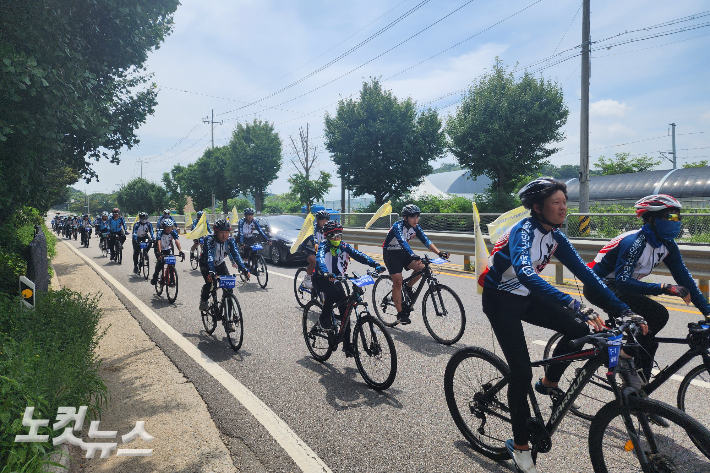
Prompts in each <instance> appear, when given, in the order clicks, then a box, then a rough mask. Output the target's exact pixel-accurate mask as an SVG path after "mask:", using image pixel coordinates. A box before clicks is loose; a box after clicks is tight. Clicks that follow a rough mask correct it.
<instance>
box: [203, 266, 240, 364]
mask: <svg viewBox="0 0 710 473" xmlns="http://www.w3.org/2000/svg"><path fill="white" fill-rule="evenodd" d="M236 281H237V277H236V276H215V277H214V278H213V279H212V288H211V290H210V304H209V306H208V309H207V310H206V311H201V312H200V314H201V316H202V325H204V327H205V332H207V333H208V334H210V335H212V333H213V332H214V330H215V328H216V327H217V321H218V320H220V319H221V320H222V325H223V326H224V331H225V333H226V334H227V341H228V342H229V346H231V347H232V349H233V350H234V351H237V350H239V348H241V346H242V341H243V339H244V320H243V318H242V309H241V307H240V306H239V301H238V300H237V296H235V295H234V292H233V291H232V290H233V289H234V287H235V286H236ZM218 287H219V288H221V289H222V299H221V301H218V300H217V288H218Z"/></svg>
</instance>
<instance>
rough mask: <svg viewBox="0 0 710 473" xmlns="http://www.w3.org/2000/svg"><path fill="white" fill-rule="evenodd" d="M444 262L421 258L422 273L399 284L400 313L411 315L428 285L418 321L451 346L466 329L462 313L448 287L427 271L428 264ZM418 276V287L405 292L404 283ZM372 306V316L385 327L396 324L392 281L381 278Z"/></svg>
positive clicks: (414, 274)
mask: <svg viewBox="0 0 710 473" xmlns="http://www.w3.org/2000/svg"><path fill="white" fill-rule="evenodd" d="M444 261H445V260H444V259H442V258H437V259H434V260H431V259H429V258H428V257H427V256H424V257H423V258H422V259H421V262H422V263H423V264H424V269H422V270H421V271H417V272H415V273H413V274H412V275H411V276H409V277H408V278H406V279H405V280H404V281H402V310H405V311H409V312H410V313H411V311H412V309H413V307H414V304H416V302H417V299H418V298H419V294H420V293H421V291H422V288H423V287H424V284H425V283H427V284H428V285H429V287H428V289H427V290H426V292H425V293H424V299H423V300H422V319H424V325H425V326H426V328H427V330H428V331H429V334H430V335H431V336H432V337H433V338H434V340H436V341H437V342H439V343H441V344H443V345H453V344H454V343H456V342H458V341H459V340H460V339H461V337H462V336H463V332H464V330H465V329H466V311H465V310H464V308H463V303H462V302H461V299H460V298H459V296H458V295H457V294H456V293H455V292H454V290H453V289H451V288H450V287H448V286H446V285H444V284H441V283H439V281H438V280H437V279H436V277H435V276H434V273H433V271H432V270H431V265H432V264H442V263H444ZM420 274H421V275H422V278H421V280H420V281H419V286H418V287H417V289H416V290H415V291H414V292H413V293H411V294H410V293H409V292H408V291H407V290H405V285H406V284H407V282H409V281H411V280H412V279H414V278H415V277H417V276H418V275H420ZM372 305H373V306H374V307H375V315H377V318H378V319H380V320H381V321H382V323H383V324H385V325H386V326H388V327H394V326H395V325H397V324H398V323H399V322H398V321H397V308H396V307H395V305H394V300H393V299H392V278H391V277H390V276H383V275H381V276H380V277H379V278H378V279H377V281H376V282H375V287H374V288H373V290H372Z"/></svg>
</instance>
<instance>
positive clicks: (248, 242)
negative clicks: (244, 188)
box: [236, 207, 269, 261]
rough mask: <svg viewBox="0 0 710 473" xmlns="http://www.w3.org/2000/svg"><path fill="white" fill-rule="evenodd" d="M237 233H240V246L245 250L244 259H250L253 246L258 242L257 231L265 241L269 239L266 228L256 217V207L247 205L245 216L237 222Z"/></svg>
mask: <svg viewBox="0 0 710 473" xmlns="http://www.w3.org/2000/svg"><path fill="white" fill-rule="evenodd" d="M236 231H237V233H238V234H239V246H240V247H242V249H243V251H244V260H245V261H249V256H250V255H251V246H252V245H253V244H254V243H256V235H255V233H259V235H261V237H262V238H263V239H264V241H269V237H267V236H266V234H265V233H264V230H262V229H261V227H260V226H259V222H258V221H256V220H255V219H254V209H252V208H251V207H247V208H246V209H244V218H242V219H241V220H239V223H237V230H236Z"/></svg>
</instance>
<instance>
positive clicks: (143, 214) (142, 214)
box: [138, 212, 148, 219]
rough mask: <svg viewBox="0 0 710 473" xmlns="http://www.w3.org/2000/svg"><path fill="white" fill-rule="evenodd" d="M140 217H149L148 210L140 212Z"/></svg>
mask: <svg viewBox="0 0 710 473" xmlns="http://www.w3.org/2000/svg"><path fill="white" fill-rule="evenodd" d="M138 218H139V219H140V218H148V214H147V213H146V212H141V213H139V214H138Z"/></svg>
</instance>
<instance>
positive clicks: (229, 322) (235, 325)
mask: <svg viewBox="0 0 710 473" xmlns="http://www.w3.org/2000/svg"><path fill="white" fill-rule="evenodd" d="M222 306H223V307H224V314H223V317H224V318H223V319H222V321H223V322H224V331H225V332H227V341H228V342H229V346H231V347H232V350H234V351H237V350H239V349H240V348H241V346H242V341H243V340H244V323H243V322H244V320H243V319H242V308H241V307H240V306H239V301H238V300H237V297H236V296H235V295H234V294H230V295H229V297H228V298H225V299H223V304H222Z"/></svg>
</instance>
